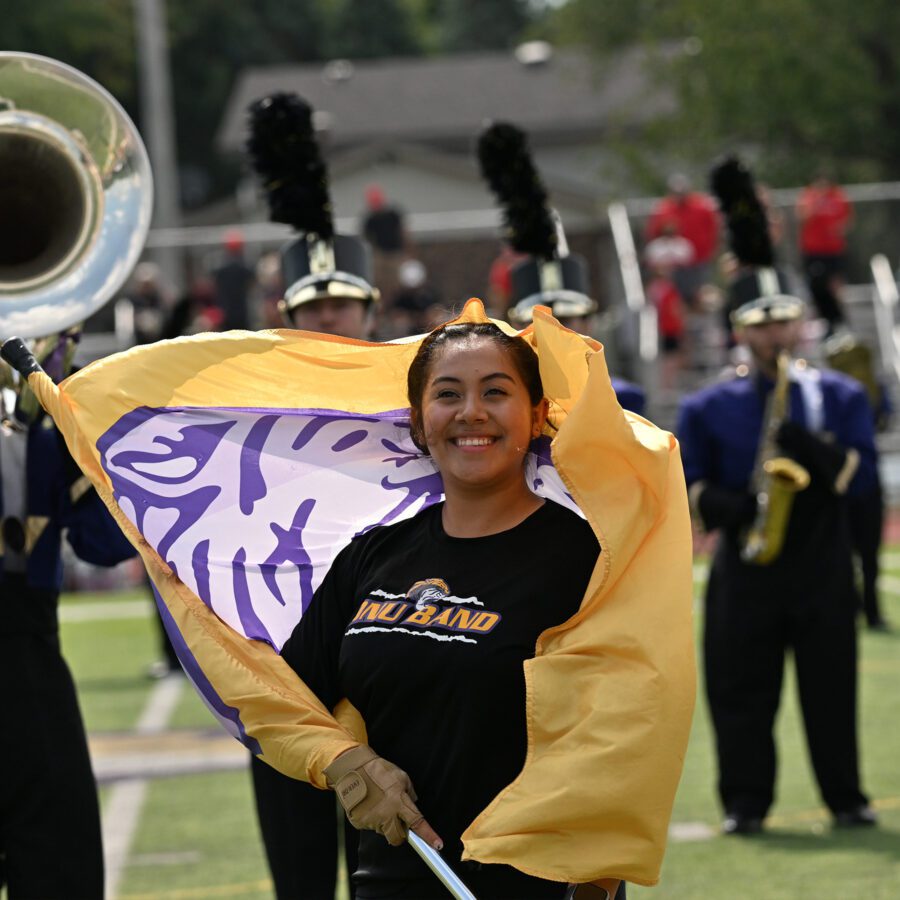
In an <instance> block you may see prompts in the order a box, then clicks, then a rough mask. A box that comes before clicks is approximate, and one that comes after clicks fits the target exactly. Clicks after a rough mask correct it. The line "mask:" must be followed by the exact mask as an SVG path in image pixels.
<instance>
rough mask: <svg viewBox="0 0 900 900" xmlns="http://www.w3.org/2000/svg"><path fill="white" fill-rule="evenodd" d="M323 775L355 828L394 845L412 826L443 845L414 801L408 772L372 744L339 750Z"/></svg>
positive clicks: (434, 843)
mask: <svg viewBox="0 0 900 900" xmlns="http://www.w3.org/2000/svg"><path fill="white" fill-rule="evenodd" d="M325 778H326V779H327V781H328V786H329V787H331V788H334V790H335V792H336V793H337V795H338V799H339V800H340V801H341V806H343V807H344V811H345V812H346V813H347V818H348V819H349V820H350V824H351V825H352V826H353V827H354V828H359V829H360V830H362V829H369V830H371V831H377V832H378V833H379V834H383V835H384V837H385V838H386V839H387V842H388V843H389V844H392V845H393V846H395V847H396V846H399V845H400V844H402V843H403V842H404V841H405V840H406V831H407V829H408V828H411V829H412V830H413V831H415V833H416V834H417V835H419V837H420V838H422V839H423V840H424V841H426V842H427V843H428V844H429V845H430V846H431V847H433V848H434V849H435V850H440V849H441V848H442V847H443V846H444V842H443V841H442V840H441V839H440V838H439V837H438V835H437V834H436V833H435V832H434V830H433V829H432V827H431V826H430V825H429V824H428V823H427V822H426V821H425V817H424V816H423V815H422V813H420V812H419V810H418V808H417V807H416V805H415V803H413V801H414V800H415V799H416V793H415V791H414V790H413V786H412V782H411V781H410V780H409V775H407V774H406V772H404V771H403V769H400V768H398V767H397V766H395V765H394V764H393V763H390V762H388V761H387V760H386V759H382V758H381V757H380V756H379V755H378V754H377V753H375V751H374V750H373V749H372V748H371V747H369V746H367V745H365V744H360V745H359V746H357V747H354V748H353V749H352V750H347V751H346V752H345V753H342V754H341V755H340V756H339V757H338V758H337V759H335V760H334V762H332V763H331V764H330V765H329V766H328V767H327V768H326V769H325Z"/></svg>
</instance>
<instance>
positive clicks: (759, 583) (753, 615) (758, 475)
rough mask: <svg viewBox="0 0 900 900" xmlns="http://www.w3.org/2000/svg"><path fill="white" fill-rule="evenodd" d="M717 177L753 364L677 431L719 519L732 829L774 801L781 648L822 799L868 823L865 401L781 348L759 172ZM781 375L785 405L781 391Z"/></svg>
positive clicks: (783, 332)
mask: <svg viewBox="0 0 900 900" xmlns="http://www.w3.org/2000/svg"><path fill="white" fill-rule="evenodd" d="M713 187H714V190H715V192H716V193H717V194H718V196H719V198H720V202H721V205H722V209H723V212H724V213H725V215H726V216H727V217H728V227H729V232H730V236H731V241H732V248H733V250H734V252H735V254H736V255H737V257H738V260H739V262H740V263H741V268H740V269H739V270H738V273H737V275H736V278H735V281H734V282H733V284H732V286H731V294H732V298H733V305H734V312H733V313H732V321H733V324H734V327H735V329H736V333H737V336H738V340H739V341H741V343H743V344H744V345H745V346H746V347H747V349H748V350H749V351H750V354H751V357H752V361H753V365H752V368H751V369H750V370H749V371H748V370H741V369H739V370H738V374H737V375H736V377H733V378H729V379H728V380H724V381H721V382H719V383H716V384H714V385H712V386H710V387H707V388H704V389H702V390H700V391H698V392H697V393H695V394H692V395H690V396H688V397H686V398H685V400H684V401H683V404H682V406H681V409H680V413H679V417H678V426H677V429H676V431H677V434H678V437H679V440H680V441H681V452H682V458H683V461H684V468H685V477H686V479H687V483H688V487H689V496H690V497H691V502H692V510H693V511H694V512H695V514H696V516H697V518H698V519H699V522H700V524H701V525H702V526H703V527H704V528H706V529H708V530H718V531H719V532H720V539H719V544H718V547H717V550H716V552H715V556H714V559H713V562H712V567H711V570H710V575H709V583H708V586H707V592H706V620H705V633H704V639H703V647H704V662H705V666H706V690H707V697H708V701H709V705H710V711H711V714H712V721H713V726H714V728H715V735H716V748H717V758H718V769H719V779H718V789H719V795H720V799H721V802H722V806H723V808H724V812H725V818H724V822H723V831H724V832H725V833H726V834H749V833H753V832H758V831H760V830H761V829H762V827H763V821H764V819H765V817H766V815H767V813H768V811H769V808H770V806H771V804H772V802H773V800H774V784H775V771H776V748H775V743H774V739H773V727H774V722H775V715H776V712H777V710H778V703H779V698H780V694H781V685H782V679H783V672H784V661H785V655H786V652H787V651H788V649H792V650H793V655H794V659H795V663H796V667H797V679H798V687H799V694H800V704H801V707H802V710H803V718H804V724H805V727H806V736H807V742H808V745H809V751H810V756H811V759H812V764H813V769H814V771H815V776H816V780H817V782H818V785H819V788H820V790H821V793H822V798H823V800H824V802H825V804H826V805H827V806H828V808H829V809H830V810H831V812H832V814H833V816H834V820H835V824H837V825H847V826H853V825H870V824H873V823H874V822H875V814H874V812H873V810H872V809H871V807H870V806H869V802H868V799H867V797H866V795H865V794H864V793H863V791H862V789H861V787H860V778H859V768H858V760H857V756H858V753H857V737H856V736H857V729H856V673H857V656H856V626H855V613H856V609H855V602H856V601H855V592H854V585H853V566H852V560H851V541H850V535H849V531H848V527H847V502H846V498H847V496H848V495H851V496H852V495H856V494H860V493H864V492H866V491H867V490H870V489H871V487H872V485H873V484H874V480H875V446H874V440H873V430H872V416H871V413H870V411H869V405H868V402H867V400H866V396H865V393H864V391H863V389H862V388H861V387H860V386H859V385H858V383H857V382H855V381H853V380H852V379H849V378H847V377H845V376H843V375H841V374H839V373H836V372H833V371H829V370H824V371H818V370H815V369H813V368H812V367H810V366H808V365H805V363H804V362H803V361H802V360H795V361H792V362H790V363H788V360H789V358H790V356H792V355H793V353H794V351H795V349H796V347H797V345H798V342H799V340H800V326H801V319H802V317H803V313H804V304H803V303H802V301H801V300H799V299H798V298H797V297H795V296H793V295H792V293H791V292H790V289H789V288H788V285H787V281H786V279H785V277H784V275H783V273H782V272H780V271H779V270H778V269H776V268H775V267H774V260H773V257H772V251H771V245H770V243H769V238H768V232H767V229H766V227H765V213H764V211H763V210H762V207H761V206H760V204H759V201H758V199H757V198H756V195H755V192H754V191H753V183H752V178H751V176H750V174H749V172H748V171H747V170H746V169H745V168H744V167H743V165H742V164H740V163H739V162H738V161H737V160H736V159H729V160H727V161H725V162H724V163H722V164H721V165H719V166H718V167H717V168H716V169H715V170H714V173H713ZM776 382H779V383H780V390H781V391H783V392H784V393H783V399H784V401H785V404H786V407H787V408H786V409H784V410H779V409H777V407H776V406H775V403H776V400H774V399H773V398H774V397H777V396H779V393H778V392H779V384H776ZM778 457H787V458H788V459H792V460H794V461H795V462H796V463H799V464H800V465H801V466H802V467H804V468H805V469H806V470H807V472H808V486H807V487H805V489H804V488H803V479H802V478H800V477H799V476H798V481H797V484H796V485H795V487H796V488H797V493H795V494H793V495H792V497H793V502H792V504H791V503H790V501H789V500H787V501H786V500H785V497H786V491H784V492H782V490H781V489H780V488H779V486H778V485H777V484H776V477H775V476H769V477H767V476H766V475H765V473H764V471H763V470H762V465H763V464H764V463H770V462H772V463H774V464H780V460H779V459H777V458H778ZM766 504H768V506H767V505H766ZM785 510H786V512H785ZM781 514H784V515H786V516H787V520H786V523H784V528H785V529H786V532H783V533H782V530H781V529H780V528H779V527H778V524H777V523H778V519H779V516H780V515H781ZM751 535H756V537H760V536H763V537H764V538H765V542H766V543H765V544H763V545H762V546H766V547H768V548H772V549H771V552H770V553H769V554H764V553H762V552H758V549H759V546H761V545H759V544H754V543H753V541H752V540H751V539H750V536H751ZM782 537H783V546H782V547H781V549H780V553H779V552H778V544H779V540H780V539H781V538H782Z"/></svg>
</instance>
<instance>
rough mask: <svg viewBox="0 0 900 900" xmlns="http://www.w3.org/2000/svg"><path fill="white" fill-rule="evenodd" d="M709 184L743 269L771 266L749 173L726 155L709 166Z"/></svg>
mask: <svg viewBox="0 0 900 900" xmlns="http://www.w3.org/2000/svg"><path fill="white" fill-rule="evenodd" d="M709 181H710V187H711V188H712V192H713V193H714V194H715V195H716V196H717V197H718V198H719V205H720V206H721V207H722V214H723V215H724V216H725V222H726V224H727V226H728V243H729V244H730V245H731V250H732V252H733V253H734V255H735V256H736V257H737V258H738V260H739V261H740V262H741V263H743V264H744V265H747V266H773V265H775V254H774V252H773V250H772V239H771V238H770V236H769V220H768V217H767V216H766V211H765V209H764V208H763V205H762V203H760V202H759V196H758V195H757V193H756V185H755V184H754V181H753V175H752V174H751V172H750V170H749V169H748V168H747V167H746V166H745V165H744V164H743V163H742V162H741V161H740V160H739V159H738V158H737V157H736V156H728V157H726V158H725V159H723V160H721V161H720V162H718V163H716V165H715V166H713V169H712V171H711V172H710V176H709Z"/></svg>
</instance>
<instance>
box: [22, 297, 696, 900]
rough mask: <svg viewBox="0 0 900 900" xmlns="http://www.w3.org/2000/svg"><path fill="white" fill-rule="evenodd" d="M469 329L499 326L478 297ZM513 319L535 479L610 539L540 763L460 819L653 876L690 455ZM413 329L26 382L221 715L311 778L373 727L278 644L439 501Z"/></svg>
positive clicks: (533, 483)
mask: <svg viewBox="0 0 900 900" xmlns="http://www.w3.org/2000/svg"><path fill="white" fill-rule="evenodd" d="M458 321H487V318H486V316H485V313H484V309H483V307H482V305H481V303H480V302H478V301H470V303H469V304H468V305H467V306H466V308H465V310H464V312H463V313H462V315H461V316H460V318H459V320H458ZM497 324H498V325H500V327H502V328H504V330H506V331H508V332H509V333H516V332H514V331H513V330H512V329H511V328H510V327H509V326H508V325H505V324H501V323H497ZM520 333H521V334H522V336H523V337H524V338H525V339H526V340H527V341H529V343H531V344H532V346H533V347H534V348H535V350H536V351H537V353H538V356H539V359H540V367H541V376H542V378H543V382H544V389H545V393H546V395H547V397H548V398H549V399H550V402H551V423H552V427H549V428H548V429H547V432H546V434H545V435H542V436H541V437H539V438H538V439H537V440H536V441H535V442H534V443H533V445H532V447H531V450H530V452H529V454H528V457H527V460H526V478H527V480H528V484H529V486H530V487H531V489H532V490H534V491H535V492H536V493H537V494H540V495H541V496H545V497H548V498H550V499H552V500H555V501H556V502H558V503H562V504H564V505H566V506H568V507H569V508H571V509H573V510H575V511H576V512H579V513H580V514H581V515H583V516H585V517H586V518H587V520H588V521H589V522H590V524H591V526H592V527H593V529H594V531H595V532H596V534H597V536H598V539H599V541H600V544H601V547H602V552H601V554H600V557H599V560H598V563H597V567H596V569H595V571H594V574H593V577H592V579H591V582H590V584H589V587H588V590H587V592H586V594H585V597H584V600H583V601H582V605H581V609H580V611H579V612H578V613H577V614H576V615H575V616H574V617H573V618H571V619H570V620H568V621H567V622H565V623H562V624H561V625H559V626H557V627H555V628H552V629H550V630H549V631H547V632H545V633H544V634H543V635H542V636H541V638H540V640H539V642H538V647H537V653H536V656H535V658H534V659H532V660H529V661H528V662H526V664H525V669H526V672H525V674H526V684H527V710H526V713H527V724H528V754H527V759H526V763H525V766H524V768H523V770H522V772H521V773H520V775H519V777H518V778H517V779H516V780H515V781H514V782H513V783H512V784H511V785H509V786H508V787H507V788H506V789H505V790H503V791H502V792H501V793H500V794H499V795H498V796H497V797H496V798H495V800H494V801H493V802H492V803H491V804H490V806H489V807H488V808H487V809H486V810H484V811H483V812H482V813H481V814H480V815H479V816H478V817H477V818H476V820H475V821H474V822H473V823H472V824H471V825H470V826H469V828H468V829H467V830H466V832H465V833H464V835H463V841H464V844H465V855H466V857H467V858H471V859H476V860H479V861H481V862H486V863H487V862H491V863H494V862H496V863H505V864H509V865H513V866H516V867H517V868H519V869H521V870H523V871H525V872H528V873H531V874H534V875H537V876H540V877H543V878H549V879H556V880H560V881H575V882H585V881H594V880H598V879H601V878H622V879H626V880H628V881H634V882H637V883H640V884H652V883H654V882H655V881H656V880H657V879H658V877H659V870H660V866H661V863H662V857H663V852H664V849H665V843H666V836H667V829H668V824H669V818H670V816H671V811H672V804H673V801H674V796H675V789H676V787H677V784H678V779H679V777H680V773H681V768H682V763H683V759H684V753H685V749H686V746H687V740H688V733H689V730H690V721H691V715H692V711H693V704H694V648H693V636H692V627H691V595H692V571H691V560H692V548H691V530H690V520H689V516H688V507H687V498H686V492H685V486H684V478H683V474H682V470H681V461H680V457H679V453H678V447H677V443H676V442H675V439H674V438H673V437H672V435H670V434H668V433H667V432H664V431H662V430H660V429H658V428H656V427H655V426H654V425H652V424H651V423H649V422H647V421H646V420H644V419H642V418H640V417H639V416H636V415H633V414H631V413H625V412H623V411H622V409H621V407H620V406H619V404H618V403H617V401H616V398H615V394H614V392H613V389H612V386H611V385H610V380H609V375H608V372H607V369H606V363H605V360H604V355H603V351H602V347H600V346H599V345H598V344H596V343H595V342H593V341H590V340H588V339H586V338H583V337H581V336H579V335H577V334H575V333H574V332H571V331H569V330H567V329H565V328H563V327H562V326H560V325H559V323H558V322H556V320H555V319H553V318H552V316H550V314H549V312H548V311H547V310H545V309H543V308H538V310H537V311H536V313H535V319H534V323H533V325H532V326H529V328H527V329H525V330H524V331H523V332H520ZM420 340H421V338H419V339H413V340H410V341H405V342H396V343H387V344H376V343H367V342H362V341H354V340H348V339H343V338H335V337H331V336H326V335H315V334H310V333H306V332H299V331H289V330H284V331H264V332H256V333H251V332H229V333H226V334H204V335H197V336H194V337H188V338H180V339H178V340H175V341H165V342H160V343H158V344H153V345H150V346H145V347H137V348H135V349H133V350H129V351H127V352H125V353H121V354H117V355H115V356H112V357H109V358H107V359H103V360H99V361H98V362H95V363H93V364H91V365H89V366H87V367H86V368H84V369H82V370H81V371H80V372H78V373H76V374H75V375H72V376H71V377H70V378H68V379H66V380H65V381H64V382H62V383H61V384H60V385H59V386H58V387H57V386H55V385H54V384H53V382H52V381H51V380H50V379H49V378H48V377H47V376H46V375H44V374H43V373H40V372H39V373H35V374H32V375H31V376H30V378H29V384H30V385H31V386H32V388H33V389H34V390H35V393H36V394H37V395H38V397H39V399H40V400H41V402H42V404H43V405H44V406H45V408H46V409H47V410H48V411H49V412H50V414H51V415H52V416H53V418H54V419H55V421H56V423H57V425H58V426H59V428H60V430H61V431H62V433H63V435H64V436H65V438H66V441H67V443H68V446H69V449H70V450H71V452H72V455H73V456H74V458H75V460H76V461H77V462H78V464H79V465H80V466H81V468H82V469H83V470H84V472H85V473H86V474H87V475H88V476H89V478H90V479H91V481H92V482H93V484H94V485H95V487H96V488H97V490H98V492H99V493H100V495H101V496H102V497H103V499H104V500H105V502H106V504H107V505H108V506H109V508H110V510H111V511H112V513H113V515H114V516H115V517H116V520H117V521H118V522H119V524H120V525H121V527H122V529H123V530H124V531H125V533H126V535H127V536H128V537H129V539H130V540H131V541H132V542H133V543H134V545H135V546H136V547H137V548H138V550H139V551H140V553H141V555H142V557H143V560H144V563H145V564H146V566H147V570H148V572H149V574H150V577H151V579H152V581H153V585H154V589H155V592H156V597H157V603H158V605H159V609H160V613H161V615H162V617H163V621H164V623H165V625H166V628H167V630H168V632H169V635H170V636H171V638H172V641H173V643H174V645H175V647H176V650H177V652H178V655H179V658H180V659H181V661H182V664H183V666H184V668H185V671H186V673H187V675H188V677H189V678H190V680H191V681H192V682H193V684H194V686H195V687H196V689H197V690H198V692H199V693H200V695H201V696H202V697H203V699H204V701H205V702H206V704H207V705H208V706H209V708H210V710H211V711H212V712H213V714H214V715H215V716H216V717H217V718H218V719H219V720H220V722H222V724H223V725H224V726H225V728H227V729H228V730H229V731H230V732H231V733H232V734H233V735H234V736H235V737H236V738H238V739H239V740H240V741H242V742H243V743H244V744H245V745H246V746H247V747H248V748H249V749H250V750H251V751H252V752H253V753H255V754H258V755H260V756H261V757H262V758H263V759H265V760H266V761H267V762H269V763H270V764H271V765H273V766H274V767H275V768H277V769H279V770H280V771H282V772H284V773H285V774H287V775H290V776H292V777H295V778H301V779H304V780H307V781H310V782H312V783H313V784H315V785H317V786H319V787H324V786H325V785H324V775H323V769H324V768H325V766H327V765H328V763H329V762H331V760H332V759H333V758H334V757H335V756H336V755H337V754H338V753H339V752H341V751H343V750H344V749H347V748H349V747H350V746H352V745H353V744H355V743H356V742H357V740H358V739H360V738H362V739H364V732H361V730H360V724H359V722H355V721H354V717H353V716H352V715H351V716H348V717H343V716H341V715H339V716H338V718H335V715H334V712H335V711H332V710H327V709H325V708H324V707H323V706H322V704H321V703H320V702H319V700H318V699H317V698H316V697H315V696H314V695H313V694H312V692H311V691H309V689H308V688H307V687H306V686H305V685H304V684H303V682H302V681H301V680H300V679H299V678H298V677H297V675H296V674H295V673H294V672H293V670H291V669H290V667H289V666H288V665H287V664H286V663H285V662H284V661H283V660H282V659H281V657H280V656H279V650H280V648H281V646H282V644H283V643H284V641H285V640H286V639H287V638H288V636H289V635H290V633H291V631H292V629H293V627H294V625H295V624H296V623H297V621H298V620H299V619H300V617H301V616H302V614H303V610H304V609H305V608H306V607H307V605H308V604H309V602H310V600H311V599H312V596H313V592H314V591H315V589H316V587H317V586H318V584H319V583H320V582H321V580H322V577H323V576H324V574H325V572H326V571H327V570H328V567H329V565H330V563H331V561H332V559H333V558H334V556H335V555H336V553H337V552H338V551H339V550H340V549H341V548H342V547H343V546H345V545H346V544H347V543H348V542H349V541H350V540H351V539H352V538H353V537H354V536H355V535H357V534H360V533H362V532H364V531H366V530H367V529H370V528H372V527H374V526H376V525H381V524H388V523H390V522H396V521H399V520H401V519H403V518H407V517H410V516H413V515H415V514H416V513H418V512H420V511H421V510H422V509H424V508H425V507H427V506H429V505H430V504H433V503H436V502H439V501H440V500H441V499H442V496H443V492H442V483H441V478H440V475H439V473H438V472H437V471H436V469H435V467H434V465H433V463H432V461H431V459H430V458H429V457H427V456H424V455H423V454H422V453H421V452H420V451H419V450H417V449H416V447H415V445H414V444H413V442H412V439H411V437H410V433H409V410H408V408H407V401H406V372H407V369H408V367H409V364H410V362H411V360H412V358H413V356H414V355H415V353H416V350H417V349H418V345H419V342H420ZM554 429H556V430H554ZM565 564H566V562H565V559H549V558H548V560H547V565H549V566H560V567H562V566H565ZM339 719H340V721H339ZM426 815H427V811H426Z"/></svg>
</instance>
